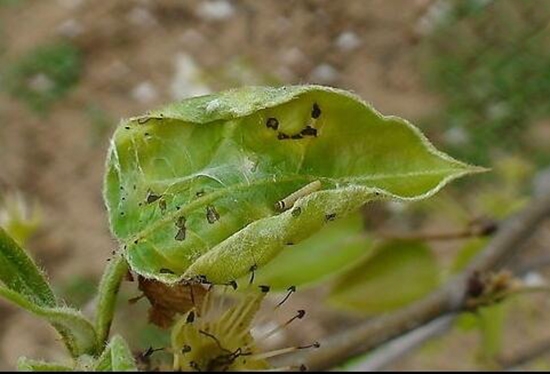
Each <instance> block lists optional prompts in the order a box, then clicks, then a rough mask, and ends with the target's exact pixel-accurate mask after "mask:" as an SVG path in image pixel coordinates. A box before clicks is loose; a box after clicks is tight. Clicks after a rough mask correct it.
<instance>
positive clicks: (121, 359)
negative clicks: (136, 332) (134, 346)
mask: <svg viewBox="0 0 550 374" xmlns="http://www.w3.org/2000/svg"><path fill="white" fill-rule="evenodd" d="M95 371H137V367H136V362H135V359H134V356H133V355H132V352H131V351H130V348H129V347H128V344H126V341H125V340H124V339H123V338H122V337H121V336H119V335H115V336H114V337H113V338H112V339H111V342H110V343H109V344H108V345H107V347H106V348H105V351H104V352H103V353H102V354H101V356H100V357H99V359H98V360H97V364H96V367H95Z"/></svg>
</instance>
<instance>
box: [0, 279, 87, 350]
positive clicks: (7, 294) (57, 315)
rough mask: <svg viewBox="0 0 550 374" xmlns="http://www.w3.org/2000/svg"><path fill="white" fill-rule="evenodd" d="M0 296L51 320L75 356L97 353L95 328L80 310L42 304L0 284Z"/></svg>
mask: <svg viewBox="0 0 550 374" xmlns="http://www.w3.org/2000/svg"><path fill="white" fill-rule="evenodd" d="M0 296H1V297H3V298H5V299H7V300H9V301H11V302H12V303H14V304H16V305H18V306H19V307H21V308H23V309H25V310H27V311H29V312H31V313H33V314H34V315H36V316H39V317H42V318H44V319H46V320H47V321H48V322H50V323H51V324H52V326H54V327H55V328H56V329H57V331H58V332H59V333H60V335H61V336H62V337H63V341H64V343H65V345H66V346H67V348H68V349H69V351H70V352H71V354H72V355H73V357H76V356H79V355H81V354H84V353H89V354H94V353H96V351H97V347H98V342H97V336H96V333H95V329H94V327H93V326H92V324H91V323H90V322H89V321H88V320H87V319H86V318H85V317H84V316H83V315H82V313H80V312H79V311H77V310H74V309H71V308H67V307H46V306H40V305H37V304H35V303H33V302H31V301H29V300H28V299H26V298H25V297H24V296H22V295H21V294H19V293H17V292H16V291H13V290H10V289H8V288H5V287H3V286H0Z"/></svg>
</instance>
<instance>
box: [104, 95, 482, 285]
mask: <svg viewBox="0 0 550 374" xmlns="http://www.w3.org/2000/svg"><path fill="white" fill-rule="evenodd" d="M475 171H481V169H480V168H476V167H473V166H470V165H467V164H464V163H462V162H459V161H457V160H454V159H452V158H451V157H449V156H447V155H445V154H443V153H441V152H439V151H437V150H436V149H435V148H434V147H433V146H432V145H431V144H430V143H429V142H428V140H427V139H426V138H425V137H424V136H423V135H422V134H421V133H420V131H419V130H418V129H416V128H415V127H413V126H412V125H411V124H409V123H408V122H407V121H405V120H403V119H400V118H397V117H392V116H389V117H386V116H383V115H381V114H380V113H378V112H377V111H376V110H374V109H373V108H372V107H371V106H370V105H368V104H366V103H365V102H363V101H362V100H361V99H360V98H358V97H357V96H355V95H353V94H351V93H349V92H347V91H343V90H337V89H333V88H327V87H322V86H290V87H281V88H270V87H243V88H239V89H234V90H229V91H225V92H220V93H217V94H213V95H207V96H200V97H195V98H191V99H188V100H185V101H183V102H180V103H176V104H173V105H170V106H168V107H165V108H163V109H160V110H155V111H152V112H150V113H148V114H146V115H143V116H139V117H134V118H130V119H128V120H123V121H122V122H121V124H120V125H119V127H118V128H117V130H116V131H115V134H114V136H113V138H112V141H111V147H110V150H109V155H108V161H107V172H106V176H105V187H104V196H105V200H106V204H107V207H108V211H109V217H110V225H111V229H112V231H113V233H114V234H115V236H116V237H117V238H118V239H119V240H120V241H121V242H122V243H123V246H125V251H124V254H125V256H126V258H127V260H128V263H129V265H130V266H131V268H132V269H133V270H134V271H136V272H137V273H139V274H141V275H143V276H145V277H147V278H155V279H158V280H161V281H163V282H167V283H173V282H176V281H178V280H181V279H184V278H192V277H197V276H204V277H206V278H207V279H208V280H209V281H211V282H215V283H224V282H228V281H230V280H233V279H238V278H239V277H242V276H245V275H246V274H247V272H248V271H249V269H250V268H251V267H252V266H254V265H256V266H257V267H258V268H259V267H261V266H262V265H264V264H266V263H268V262H269V261H270V260H271V259H273V258H274V257H275V256H276V255H277V254H279V253H280V252H281V251H282V250H283V249H284V248H286V243H289V242H292V243H295V244H297V243H299V242H300V241H302V240H304V239H306V238H308V237H309V236H310V235H312V234H313V233H315V232H317V231H318V230H320V229H321V228H322V227H323V226H324V225H325V224H327V223H328V222H330V221H332V220H334V219H338V218H341V217H343V216H345V215H347V214H348V213H350V212H352V211H354V210H356V209H357V208H359V207H360V206H361V205H363V204H364V203H366V202H368V201H370V200H372V199H377V198H395V199H401V200H416V199H421V198H425V197H428V196H430V195H432V194H433V193H435V192H436V191H438V190H439V189H440V188H442V187H443V186H444V185H445V184H446V183H447V182H449V181H451V180H452V179H455V178H458V177H460V176H463V175H465V174H468V173H472V172H475Z"/></svg>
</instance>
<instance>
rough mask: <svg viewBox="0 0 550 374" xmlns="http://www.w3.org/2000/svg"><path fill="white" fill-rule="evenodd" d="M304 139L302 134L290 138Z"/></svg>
mask: <svg viewBox="0 0 550 374" xmlns="http://www.w3.org/2000/svg"><path fill="white" fill-rule="evenodd" d="M302 138H303V136H302V134H294V135H292V136H291V137H290V139H302Z"/></svg>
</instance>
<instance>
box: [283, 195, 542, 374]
mask: <svg viewBox="0 0 550 374" xmlns="http://www.w3.org/2000/svg"><path fill="white" fill-rule="evenodd" d="M549 215H550V191H549V192H548V193H547V194H546V195H544V196H542V197H540V198H536V199H534V200H533V201H532V202H531V203H530V204H529V205H528V206H527V207H526V208H525V209H524V210H523V211H521V212H520V213H518V214H517V215H515V216H514V217H512V218H510V219H508V220H507V221H505V222H504V223H503V225H502V226H501V228H500V229H499V230H498V232H497V233H496V235H495V236H494V237H493V239H492V240H491V241H490V242H489V244H488V245H487V246H486V248H485V249H484V250H483V251H482V252H481V253H480V254H479V255H478V256H476V257H475V258H474V260H473V261H472V262H471V263H470V265H469V266H468V267H467V268H466V269H465V270H464V271H463V272H462V273H461V274H459V275H457V276H456V277H454V278H453V279H451V280H450V281H449V282H448V283H447V284H446V285H445V286H443V287H442V288H440V289H439V290H437V291H435V292H433V293H431V294H430V295H428V296H426V297H425V298H423V299H421V300H420V301H417V302H415V303H413V304H412V305H410V306H408V307H406V308H403V309H401V310H398V311H397V312H394V313H391V314H387V315H384V316H381V317H379V318H376V319H373V320H369V321H366V322H363V323H361V324H359V325H358V326H354V327H352V328H351V329H349V330H346V331H343V332H341V333H338V334H335V335H333V336H330V337H327V338H325V339H324V340H321V349H318V350H316V351H311V352H297V353H295V354H292V355H289V356H287V357H285V358H284V361H283V360H280V361H278V362H277V364H286V363H288V362H294V363H295V362H303V363H305V364H306V365H307V366H308V367H309V368H311V369H314V370H324V369H329V368H331V367H333V366H335V365H338V364H340V363H342V362H344V361H346V360H347V359H349V358H352V357H354V356H356V355H358V354H361V353H365V352H368V351H370V350H372V349H373V348H375V347H377V346H379V345H381V344H383V343H385V342H387V341H389V340H390V339H392V338H395V337H397V336H401V335H403V334H404V333H406V332H408V331H411V330H413V329H415V328H417V327H419V326H422V325H424V324H426V323H428V322H430V321H432V320H434V319H435V318H437V317H439V316H442V315H445V314H448V313H452V312H456V311H460V310H462V308H463V305H464V301H465V299H466V295H467V290H468V280H469V279H470V277H471V276H472V274H474V273H475V272H479V273H484V272H487V271H491V270H496V269H498V268H500V267H501V266H502V265H503V264H504V263H505V261H506V260H507V259H508V258H509V257H510V256H511V255H513V254H514V253H516V252H517V251H518V250H519V249H520V247H521V244H523V243H524V242H525V241H526V240H527V239H528V238H529V237H530V236H531V235H532V234H533V233H534V232H535V231H536V229H537V228H538V226H539V224H540V223H541V222H542V221H543V220H544V219H545V218H546V217H547V216H549Z"/></svg>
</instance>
